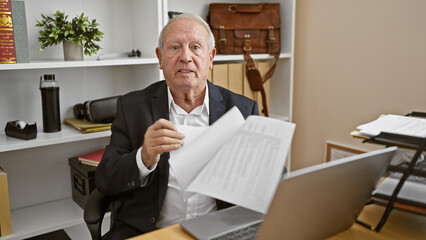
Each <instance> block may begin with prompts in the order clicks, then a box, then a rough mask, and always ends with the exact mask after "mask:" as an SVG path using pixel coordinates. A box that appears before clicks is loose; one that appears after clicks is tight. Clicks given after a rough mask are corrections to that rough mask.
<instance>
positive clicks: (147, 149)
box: [142, 119, 185, 168]
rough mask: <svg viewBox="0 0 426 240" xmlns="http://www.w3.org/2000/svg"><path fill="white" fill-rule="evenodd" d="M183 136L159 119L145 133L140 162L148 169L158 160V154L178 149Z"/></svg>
mask: <svg viewBox="0 0 426 240" xmlns="http://www.w3.org/2000/svg"><path fill="white" fill-rule="evenodd" d="M184 137H185V136H184V135H183V134H182V133H179V132H178V131H177V130H176V127H175V125H174V124H173V123H172V122H170V121H168V120H166V119H159V120H157V121H156V122H155V123H154V124H152V125H151V126H150V127H149V128H148V130H147V131H146V133H145V139H144V143H143V146H142V162H143V164H144V165H145V166H146V167H147V168H149V167H151V166H152V165H154V164H156V163H157V162H158V161H159V160H160V154H162V153H164V152H170V151H173V150H176V149H179V148H180V147H182V145H183V140H182V139H183V138H184Z"/></svg>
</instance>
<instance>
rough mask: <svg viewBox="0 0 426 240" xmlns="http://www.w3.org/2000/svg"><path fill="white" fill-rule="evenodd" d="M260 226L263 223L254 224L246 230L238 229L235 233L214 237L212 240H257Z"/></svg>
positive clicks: (245, 228)
mask: <svg viewBox="0 0 426 240" xmlns="http://www.w3.org/2000/svg"><path fill="white" fill-rule="evenodd" d="M260 224H262V222H258V223H254V224H252V225H249V226H246V227H244V228H240V229H236V230H235V231H232V232H228V233H225V234H223V235H220V236H217V237H214V238H212V240H234V239H235V240H240V239H241V240H253V239H255V238H256V234H257V232H258V231H259V228H260Z"/></svg>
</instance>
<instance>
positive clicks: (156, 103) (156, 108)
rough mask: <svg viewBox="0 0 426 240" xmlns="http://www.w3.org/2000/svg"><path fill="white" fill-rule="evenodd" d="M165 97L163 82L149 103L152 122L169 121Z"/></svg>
mask: <svg viewBox="0 0 426 240" xmlns="http://www.w3.org/2000/svg"><path fill="white" fill-rule="evenodd" d="M167 105H168V97H167V85H166V82H163V84H161V85H160V86H159V88H158V89H157V91H156V92H155V94H154V97H153V98H152V101H151V112H152V122H155V121H157V120H158V119H160V118H164V119H167V120H168V119H169V106H167Z"/></svg>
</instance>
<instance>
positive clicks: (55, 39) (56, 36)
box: [36, 11, 104, 61]
mask: <svg viewBox="0 0 426 240" xmlns="http://www.w3.org/2000/svg"><path fill="white" fill-rule="evenodd" d="M41 17H42V19H41V21H39V20H37V19H36V21H37V24H36V26H37V27H42V28H43V29H42V30H40V31H39V37H38V41H39V42H40V49H39V50H40V51H42V50H44V49H45V48H47V47H49V46H52V45H57V44H60V43H61V42H63V47H64V58H65V60H66V61H68V60H71V61H72V60H83V48H84V55H89V56H91V55H92V54H96V53H97V52H98V50H99V49H100V46H99V45H98V44H96V42H98V41H100V40H101V38H102V37H103V35H104V33H103V32H101V31H99V29H98V28H97V27H98V26H99V23H97V22H96V19H93V20H91V21H89V19H88V17H85V16H84V13H81V15H77V16H76V17H74V18H73V19H72V20H71V21H68V20H67V18H68V15H65V13H63V12H60V11H56V13H55V14H53V17H51V16H46V15H44V14H41ZM72 49H74V50H77V52H76V53H73V51H74V50H72Z"/></svg>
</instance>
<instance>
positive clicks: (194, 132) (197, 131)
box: [170, 125, 209, 158]
mask: <svg viewBox="0 0 426 240" xmlns="http://www.w3.org/2000/svg"><path fill="white" fill-rule="evenodd" d="M176 128H177V130H178V132H180V133H182V134H183V135H185V138H184V139H183V142H184V145H183V147H182V148H180V149H178V150H176V151H172V152H170V158H174V156H175V155H176V154H177V153H179V152H180V151H182V149H183V148H186V146H188V145H189V144H190V143H191V142H192V141H194V140H195V139H196V138H197V137H198V136H200V135H201V134H202V133H203V132H205V131H206V130H207V129H208V128H209V127H200V126H185V125H176Z"/></svg>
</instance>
